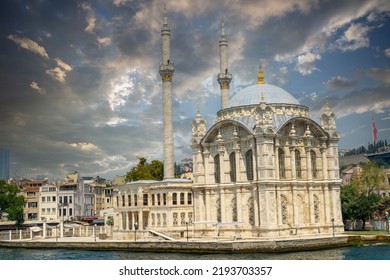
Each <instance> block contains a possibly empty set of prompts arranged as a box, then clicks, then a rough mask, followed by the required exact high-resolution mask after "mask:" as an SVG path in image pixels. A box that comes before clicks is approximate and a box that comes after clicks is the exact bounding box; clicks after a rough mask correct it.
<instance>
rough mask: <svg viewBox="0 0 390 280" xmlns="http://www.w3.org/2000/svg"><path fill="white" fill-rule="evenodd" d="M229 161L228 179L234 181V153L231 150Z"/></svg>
mask: <svg viewBox="0 0 390 280" xmlns="http://www.w3.org/2000/svg"><path fill="white" fill-rule="evenodd" d="M229 162H230V181H232V182H235V181H236V179H237V178H236V153H235V152H233V153H231V154H230V155H229Z"/></svg>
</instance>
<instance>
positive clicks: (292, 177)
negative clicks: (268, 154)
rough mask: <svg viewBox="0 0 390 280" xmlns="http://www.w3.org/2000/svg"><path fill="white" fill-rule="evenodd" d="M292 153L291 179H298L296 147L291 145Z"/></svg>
mask: <svg viewBox="0 0 390 280" xmlns="http://www.w3.org/2000/svg"><path fill="white" fill-rule="evenodd" d="M290 155H291V179H293V180H296V179H297V171H296V166H295V147H290Z"/></svg>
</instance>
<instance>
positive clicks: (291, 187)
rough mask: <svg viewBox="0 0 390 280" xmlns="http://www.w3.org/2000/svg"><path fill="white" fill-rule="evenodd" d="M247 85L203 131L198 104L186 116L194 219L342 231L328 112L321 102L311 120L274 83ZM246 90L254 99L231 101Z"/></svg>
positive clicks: (234, 226)
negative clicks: (190, 117)
mask: <svg viewBox="0 0 390 280" xmlns="http://www.w3.org/2000/svg"><path fill="white" fill-rule="evenodd" d="M251 87H252V88H251V89H249V90H247V92H245V91H246V90H245V89H244V90H243V91H244V92H243V93H240V92H239V93H237V94H236V95H235V96H233V97H232V100H231V104H235V105H234V106H229V107H228V108H226V109H223V110H221V111H219V112H218V115H217V121H216V123H215V124H214V125H213V126H212V127H211V128H210V129H209V130H208V131H207V132H206V131H205V130H204V129H203V127H204V123H205V122H204V120H203V119H202V118H201V116H200V114H199V112H198V114H197V117H196V120H195V121H194V122H193V130H192V131H193V137H192V141H191V148H192V150H193V162H194V186H193V191H194V201H195V208H194V211H195V221H205V223H204V228H203V232H204V235H206V234H209V235H210V236H212V235H214V234H215V233H214V230H215V226H212V224H209V223H206V222H215V223H219V224H218V225H219V226H220V230H219V232H218V234H219V235H220V236H233V235H236V234H237V230H238V231H239V232H240V235H241V236H246V237H258V236H268V237H273V236H288V235H304V234H331V233H332V231H333V228H334V230H335V231H336V232H341V231H343V223H342V218H341V208H340V180H339V164H338V151H337V143H338V140H339V135H338V133H337V131H336V126H335V116H334V114H333V113H331V112H330V109H329V107H328V106H326V108H325V111H324V114H323V115H322V124H321V125H319V124H318V123H316V122H315V121H314V120H312V119H311V118H310V115H309V109H308V108H307V107H305V106H302V105H300V104H299V103H298V101H296V100H295V99H291V100H293V101H294V102H292V104H288V103H283V100H286V99H289V98H293V97H292V96H291V95H289V94H288V93H286V92H284V91H282V90H281V89H279V88H277V87H275V86H272V87H270V86H269V85H267V86H265V85H263V84H257V85H255V86H251ZM253 91H257V92H258V97H257V98H258V102H257V104H256V103H254V102H252V104H244V105H241V106H237V103H240V102H241V101H240V98H243V99H242V100H244V98H247V97H248V94H251V92H253ZM263 91H264V92H263ZM271 95H272V96H271ZM278 95H279V96H278ZM240 96H241V97H240ZM267 96H271V97H272V98H270V100H271V101H272V103H268V102H267ZM279 100H280V102H279ZM244 101H245V100H244ZM242 103H245V102H242ZM253 103H254V104H253ZM200 127H202V129H201V130H200V129H199V128H200ZM194 132H196V133H194ZM333 224H334V227H333ZM205 229H208V230H205Z"/></svg>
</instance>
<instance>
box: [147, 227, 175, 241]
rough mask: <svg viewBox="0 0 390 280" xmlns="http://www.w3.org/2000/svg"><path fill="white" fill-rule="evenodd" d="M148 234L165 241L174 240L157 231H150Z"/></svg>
mask: <svg viewBox="0 0 390 280" xmlns="http://www.w3.org/2000/svg"><path fill="white" fill-rule="evenodd" d="M149 232H150V233H151V234H153V235H157V236H159V237H162V238H164V239H166V240H175V239H174V238H173V237H170V236H168V235H166V234H164V233H162V232H158V231H155V230H152V229H150V230H149Z"/></svg>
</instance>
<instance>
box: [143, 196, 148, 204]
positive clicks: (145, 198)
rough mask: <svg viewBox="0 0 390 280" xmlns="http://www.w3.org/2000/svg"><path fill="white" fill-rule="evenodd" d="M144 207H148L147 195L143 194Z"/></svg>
mask: <svg viewBox="0 0 390 280" xmlns="http://www.w3.org/2000/svg"><path fill="white" fill-rule="evenodd" d="M144 206H148V194H146V193H145V194H144Z"/></svg>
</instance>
